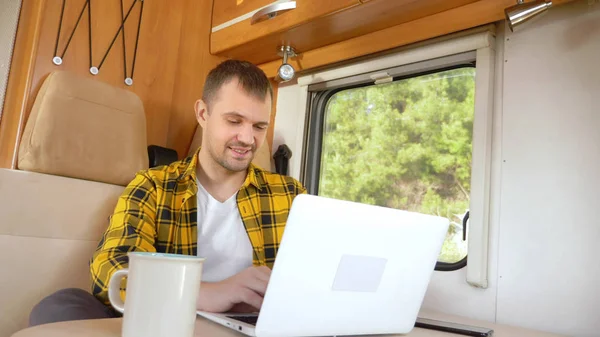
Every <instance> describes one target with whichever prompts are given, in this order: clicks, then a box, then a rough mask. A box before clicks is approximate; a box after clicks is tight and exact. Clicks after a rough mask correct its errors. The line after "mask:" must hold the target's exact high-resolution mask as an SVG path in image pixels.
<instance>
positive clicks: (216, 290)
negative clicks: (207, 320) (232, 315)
mask: <svg viewBox="0 0 600 337" xmlns="http://www.w3.org/2000/svg"><path fill="white" fill-rule="evenodd" d="M270 277H271V269H269V268H268V267H264V266H262V267H250V268H247V269H244V270H243V271H241V272H240V273H238V274H236V275H234V276H232V277H230V278H228V279H226V280H223V281H221V282H215V283H206V282H203V283H202V284H201V286H200V294H199V295H198V301H197V302H196V308H198V310H201V311H208V312H226V311H231V310H234V311H238V312H250V311H258V310H260V307H261V306H262V302H263V297H264V296H265V291H266V290H267V284H268V283H269V278H270Z"/></svg>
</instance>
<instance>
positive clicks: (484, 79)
mask: <svg viewBox="0 0 600 337" xmlns="http://www.w3.org/2000/svg"><path fill="white" fill-rule="evenodd" d="M494 46H495V32H494V29H493V27H492V26H489V27H482V28H479V29H475V30H472V31H471V32H462V33H459V34H456V35H455V37H449V36H445V37H442V38H440V39H435V40H431V41H426V42H424V43H419V44H415V45H412V46H407V47H404V48H401V49H398V50H396V51H395V52H390V53H388V54H386V55H383V56H378V57H376V58H372V59H364V60H360V61H357V62H355V63H350V64H346V65H341V66H338V67H334V68H329V69H325V70H322V71H316V72H314V73H309V74H304V75H302V76H300V77H298V78H297V86H295V88H296V89H294V90H297V94H296V95H297V96H296V97H297V98H298V99H299V101H298V104H296V105H295V106H294V107H291V108H290V111H289V113H291V114H293V117H292V119H294V120H295V122H294V121H292V120H290V121H288V122H287V123H288V124H290V126H288V128H290V130H293V129H295V131H296V132H295V134H290V135H289V136H287V137H286V142H289V144H290V146H291V149H292V151H293V152H294V153H295V154H296V155H295V156H294V157H292V158H291V161H290V165H289V167H290V175H291V176H294V177H296V178H298V179H300V181H302V182H304V180H303V179H304V172H305V165H304V164H303V163H304V162H305V157H306V156H307V153H308V152H307V150H308V149H307V145H308V138H307V133H308V131H309V130H308V125H309V122H310V120H309V114H308V109H307V108H309V107H310V102H311V100H310V94H309V90H308V88H309V86H311V88H315V87H317V86H316V85H318V84H319V85H326V82H329V84H330V85H331V84H332V83H335V82H333V81H338V83H341V82H343V80H344V79H349V78H352V77H354V76H361V75H362V76H364V75H365V74H370V75H371V76H372V75H373V74H378V73H382V69H388V68H393V67H400V66H410V65H414V64H417V63H418V62H423V61H425V62H426V61H432V60H435V59H438V58H442V57H446V56H452V55H456V54H460V53H465V52H474V53H475V60H476V74H477V76H476V79H475V116H474V121H473V151H472V165H473V166H472V169H471V198H470V206H469V212H470V216H469V227H468V236H469V241H468V250H467V251H468V265H467V266H466V268H464V269H465V270H466V282H467V283H468V284H469V285H471V286H473V287H476V288H483V289H485V288H487V287H488V275H489V268H488V264H489V257H488V256H489V232H490V229H489V227H490V222H491V219H490V217H491V214H490V208H491V204H490V202H491V185H492V181H491V168H492V120H493V109H494V82H495V78H494V76H495V49H494ZM367 79H369V78H367ZM367 79H365V80H367ZM313 85H314V86H313ZM292 122H294V123H293V124H292Z"/></svg>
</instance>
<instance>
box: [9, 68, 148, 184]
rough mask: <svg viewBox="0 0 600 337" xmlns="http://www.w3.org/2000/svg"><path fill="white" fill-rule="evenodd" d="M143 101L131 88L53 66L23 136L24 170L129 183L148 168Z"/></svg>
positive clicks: (21, 166) (20, 159)
mask: <svg viewBox="0 0 600 337" xmlns="http://www.w3.org/2000/svg"><path fill="white" fill-rule="evenodd" d="M146 142H147V141H146V118H145V115H144V107H143V105H142V102H141V100H140V99H139V97H138V96H137V95H135V94H134V93H133V92H131V91H127V90H124V89H120V88H117V87H113V86H111V85H108V84H106V83H104V82H101V81H98V80H94V79H92V78H88V77H81V76H79V75H75V74H73V73H70V72H64V71H57V72H53V73H51V74H50V75H48V77H47V78H46V80H45V81H44V83H43V85H42V87H41V88H40V91H39V93H38V95H37V96H36V99H35V102H34V105H33V108H32V111H31V114H30V116H29V119H28V121H27V124H26V126H25V130H24V132H23V137H22V139H21V142H20V148H19V156H18V168H19V169H20V170H26V171H34V172H39V173H47V174H52V175H60V176H66V177H72V178H79V179H86V180H93V181H99V182H105V183H109V184H116V185H126V184H127V183H129V182H130V181H131V179H133V176H134V174H135V172H136V171H138V170H142V169H145V168H148V152H147V149H146Z"/></svg>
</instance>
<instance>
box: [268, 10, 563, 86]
mask: <svg viewBox="0 0 600 337" xmlns="http://www.w3.org/2000/svg"><path fill="white" fill-rule="evenodd" d="M571 1H573V0H554V1H553V4H554V6H556V5H561V4H565V3H568V2H571ZM514 3H515V1H514V0H480V1H477V2H474V3H471V4H468V5H465V6H461V7H458V8H454V9H450V10H447V11H445V12H441V13H438V14H434V15H431V16H428V17H424V18H422V19H418V20H414V21H410V22H406V23H403V24H399V25H396V26H393V27H390V28H386V29H382V30H379V31H376V32H373V33H370V34H366V35H362V36H359V37H355V38H353V39H349V40H346V41H342V42H338V43H334V44H331V45H328V46H325V47H321V48H317V49H314V50H310V51H307V52H304V53H301V54H299V55H298V57H295V58H293V59H290V60H288V63H290V64H291V65H292V66H293V67H294V68H295V69H296V72H297V73H300V72H303V71H304V72H305V71H308V70H312V69H315V68H318V67H323V66H327V65H331V64H334V63H337V62H341V61H347V60H350V59H353V58H357V57H361V56H366V55H370V54H374V53H378V52H382V51H385V50H389V49H393V48H397V47H402V46H406V45H408V44H411V43H416V42H421V41H425V40H428V39H432V38H436V37H440V36H444V35H447V34H451V33H455V32H459V31H462V30H466V29H470V28H474V27H478V26H481V25H485V24H489V23H492V22H496V21H500V20H504V9H505V8H507V7H509V6H511V5H513V4H514ZM280 65H281V61H280V60H277V61H272V62H267V63H264V64H261V65H260V66H259V67H260V68H261V69H262V70H263V71H264V72H265V73H266V74H267V76H268V77H269V78H274V77H275V76H276V75H277V69H278V68H279V66H280Z"/></svg>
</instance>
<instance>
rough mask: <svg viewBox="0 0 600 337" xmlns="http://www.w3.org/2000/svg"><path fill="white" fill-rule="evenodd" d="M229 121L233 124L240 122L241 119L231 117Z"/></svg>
mask: <svg viewBox="0 0 600 337" xmlns="http://www.w3.org/2000/svg"><path fill="white" fill-rule="evenodd" d="M229 123H231V124H240V121H238V120H234V119H230V120H229Z"/></svg>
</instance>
